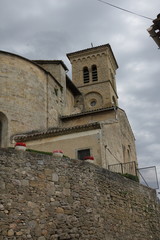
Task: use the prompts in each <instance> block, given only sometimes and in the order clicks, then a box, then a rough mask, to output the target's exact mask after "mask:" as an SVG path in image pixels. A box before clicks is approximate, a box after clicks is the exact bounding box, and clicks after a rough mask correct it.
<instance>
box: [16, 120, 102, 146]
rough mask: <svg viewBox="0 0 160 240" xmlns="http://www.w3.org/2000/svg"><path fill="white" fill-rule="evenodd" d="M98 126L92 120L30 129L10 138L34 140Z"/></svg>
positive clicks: (98, 124)
mask: <svg viewBox="0 0 160 240" xmlns="http://www.w3.org/2000/svg"><path fill="white" fill-rule="evenodd" d="M98 128H100V123H98V122H94V123H89V124H84V125H79V126H74V127H68V128H51V129H48V130H47V131H32V132H27V133H23V134H18V135H14V136H13V137H12V139H14V140H15V141H24V142H25V141H28V140H35V139H40V138H47V137H52V136H59V135H65V134H70V133H74V132H82V131H89V130H91V129H98Z"/></svg>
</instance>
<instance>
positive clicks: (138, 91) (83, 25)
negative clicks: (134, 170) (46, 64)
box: [0, 0, 160, 174]
mask: <svg viewBox="0 0 160 240" xmlns="http://www.w3.org/2000/svg"><path fill="white" fill-rule="evenodd" d="M112 4H114V5H117V6H120V7H122V8H125V9H128V10H130V11H133V12H136V13H139V14H142V15H144V16H147V17H151V18H155V17H156V15H157V14H158V12H157V9H159V0H155V1H150V0H135V1H134V4H133V1H131V0H124V1H119V0H113V1H112ZM158 11H159V10H158ZM151 24H152V21H150V20H147V19H145V18H141V17H138V16H135V15H132V14H129V13H127V12H124V11H121V10H118V9H116V8H113V7H110V6H108V5H106V4H103V3H100V2H99V1H97V0H80V1H79V0H60V1H59V0H54V1H53V0H45V1H44V0H32V1H26V0H14V1H13V2H12V1H10V0H1V9H0V35H1V38H0V46H1V49H2V50H5V51H10V52H13V53H17V54H19V55H22V56H24V57H27V58H29V59H62V60H63V61H64V62H65V63H66V65H67V66H68V68H69V69H71V66H70V63H69V61H68V59H67V58H66V56H65V54H66V53H69V52H72V51H78V50H81V49H84V48H88V47H90V46H91V43H93V45H94V46H97V45H101V44H106V43H109V44H110V45H111V47H112V50H113V52H114V54H115V57H116V59H117V62H118V65H119V69H118V71H117V88H118V95H119V106H120V107H121V108H123V109H124V110H125V111H126V113H127V115H128V118H129V121H130V123H131V126H132V129H133V131H134V133H135V137H136V144H137V153H138V154H137V156H138V160H139V165H140V166H149V165H153V164H154V165H156V166H157V167H159V165H160V164H159V162H160V161H159V156H160V148H159V145H160V141H159V135H160V130H159V122H160V109H159V103H160V94H159V89H160V81H159V76H160V68H159V56H160V55H159V50H158V47H157V45H156V44H155V43H154V41H153V40H152V38H150V37H149V34H148V32H147V30H146V29H147V28H148V27H149V26H150V25H151ZM69 74H70V75H71V73H69ZM158 174H160V170H159V173H158Z"/></svg>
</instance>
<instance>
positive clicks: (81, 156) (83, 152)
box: [77, 149, 91, 160]
mask: <svg viewBox="0 0 160 240" xmlns="http://www.w3.org/2000/svg"><path fill="white" fill-rule="evenodd" d="M77 153H78V159H80V160H84V158H85V157H88V156H90V155H91V154H90V149H83V150H78V152H77Z"/></svg>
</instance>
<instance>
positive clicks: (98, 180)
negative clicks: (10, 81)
mask: <svg viewBox="0 0 160 240" xmlns="http://www.w3.org/2000/svg"><path fill="white" fill-rule="evenodd" d="M0 192H1V194H0V226H1V228H0V240H8V239H14V240H23V239H35V240H37V239H38V240H47V239H54V240H60V239H65V240H76V239H81V240H83V239H84V240H100V239H101V240H127V239H132V240H149V239H152V240H158V239H159V236H160V229H159V226H160V205H159V203H158V202H157V201H158V200H157V199H156V197H155V196H156V195H155V191H154V190H151V189H149V188H146V187H144V186H142V185H139V184H138V183H136V182H133V181H131V180H129V179H126V178H124V177H121V176H119V175H118V174H115V173H111V172H109V171H107V170H105V169H102V168H99V167H98V166H95V165H92V164H90V163H87V162H84V161H80V160H69V159H62V160H58V159H53V157H52V156H47V155H44V154H37V153H29V152H24V153H23V152H18V151H16V150H12V149H9V150H6V149H0Z"/></svg>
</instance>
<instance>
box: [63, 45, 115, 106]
mask: <svg viewBox="0 0 160 240" xmlns="http://www.w3.org/2000/svg"><path fill="white" fill-rule="evenodd" d="M67 57H68V58H69V60H70V62H71V64H72V81H73V83H74V84H75V85H76V87H77V88H78V89H79V90H80V91H81V93H82V94H83V97H84V105H85V107H84V108H85V110H92V109H98V108H106V107H111V106H118V95H117V89H116V80H115V75H116V70H117V68H118V65H117V62H116V59H115V57H114V55H113V52H112V49H111V47H110V45H109V44H105V45H101V46H98V47H92V48H88V49H85V50H81V51H78V52H73V53H69V54H67Z"/></svg>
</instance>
